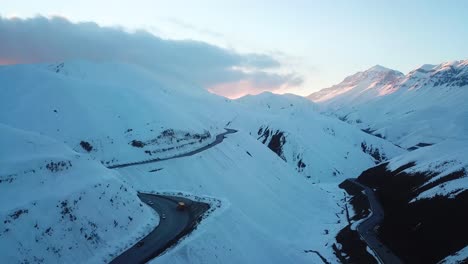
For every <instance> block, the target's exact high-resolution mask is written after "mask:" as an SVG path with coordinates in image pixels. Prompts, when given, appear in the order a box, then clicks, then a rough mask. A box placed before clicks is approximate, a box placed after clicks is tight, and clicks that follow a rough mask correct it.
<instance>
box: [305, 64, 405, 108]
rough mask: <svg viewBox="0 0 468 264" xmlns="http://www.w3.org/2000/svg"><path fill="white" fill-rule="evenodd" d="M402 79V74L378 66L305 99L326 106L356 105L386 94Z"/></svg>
mask: <svg viewBox="0 0 468 264" xmlns="http://www.w3.org/2000/svg"><path fill="white" fill-rule="evenodd" d="M401 77H403V73H401V72H399V71H394V70H390V69H388V68H385V67H383V66H380V65H375V66H374V67H372V68H370V69H368V70H366V71H363V72H358V73H356V74H354V75H351V76H348V77H346V78H345V79H344V80H343V81H342V82H341V83H339V84H337V85H334V86H332V87H330V88H326V89H323V90H320V91H318V92H316V93H313V94H311V95H309V96H308V97H307V98H309V99H310V100H312V101H314V102H320V103H321V102H323V103H326V104H327V105H333V106H336V105H345V104H346V105H349V104H350V105H356V104H360V103H365V102H367V101H369V100H372V99H373V98H374V97H376V96H379V95H383V94H384V93H386V91H387V89H388V88H389V87H390V86H393V85H394V84H396V83H397V82H398V80H399V79H400V78H401Z"/></svg>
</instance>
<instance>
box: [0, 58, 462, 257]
mask: <svg viewBox="0 0 468 264" xmlns="http://www.w3.org/2000/svg"><path fill="white" fill-rule="evenodd" d="M463 63H465V64H463ZM454 65H455V64H454ZM464 65H465V66H466V62H458V64H457V66H453V67H454V69H455V70H453V71H451V70H450V69H451V68H450V67H448V66H447V67H448V68H447V67H445V68H444V67H442V66H440V67H439V68H440V72H444V71H448V72H447V73H445V74H442V73H437V72H439V70H434V71H433V72H430V70H431V69H432V68H430V69H429V67H428V66H425V67H424V71H427V72H425V73H424V72H420V71H418V72H415V73H413V75H414V76H418V77H417V78H416V77H414V78H413V79H411V78H409V77H408V76H409V75H407V76H403V75H402V74H401V73H399V72H396V71H391V70H388V69H385V68H383V67H381V66H376V67H373V68H372V69H370V70H368V71H366V72H362V73H358V74H356V75H354V76H352V77H349V78H347V79H346V80H345V82H344V83H342V84H340V85H337V86H334V87H332V88H333V89H332V88H330V90H328V92H327V91H324V92H322V94H321V95H316V97H315V98H318V99H317V103H313V102H311V101H310V100H308V99H306V98H303V97H299V96H295V95H275V94H272V93H263V94H260V95H257V96H246V97H243V98H240V99H237V100H228V99H226V98H223V97H220V96H217V95H214V94H210V93H209V92H207V91H206V90H204V89H202V88H201V87H197V86H195V85H193V84H192V83H191V82H190V81H189V80H184V79H181V78H180V76H176V75H172V74H169V73H167V72H150V71H148V70H145V69H143V68H140V67H138V66H135V65H128V64H121V63H115V62H107V63H95V62H89V61H71V62H64V63H56V64H37V65H11V66H2V67H0V94H1V96H0V146H1V148H0V165H1V166H0V200H1V201H8V202H3V203H2V204H1V206H0V217H2V222H0V225H2V226H1V228H0V245H2V247H0V262H1V263H16V262H32V263H34V262H41V261H42V262H52V263H53V262H67V263H77V262H88V263H102V262H106V261H109V260H110V259H112V258H113V257H114V256H116V255H118V254H120V253H122V252H123V251H124V250H126V249H127V248H128V247H129V246H131V245H133V244H135V242H136V241H137V240H138V239H139V238H141V237H143V236H144V235H146V234H147V233H148V232H149V231H150V230H152V229H153V228H154V227H155V226H156V225H157V224H158V221H159V217H158V215H157V213H156V212H154V211H153V210H152V209H151V208H149V207H148V206H146V205H145V204H142V203H141V201H140V200H139V198H138V196H137V191H140V192H150V193H169V194H178V195H186V196H188V197H197V198H200V197H202V198H204V199H208V200H210V201H216V202H215V203H213V205H214V207H213V208H212V209H211V210H210V213H209V214H207V215H206V217H205V218H204V219H203V220H202V221H201V223H200V224H199V225H198V226H197V228H196V230H195V231H194V232H193V233H191V234H190V235H189V236H188V237H185V238H184V239H183V240H181V241H179V243H178V244H177V245H175V246H174V247H172V248H171V249H170V250H168V251H167V252H166V253H165V254H163V255H161V256H159V257H158V258H156V259H154V260H153V261H152V262H154V263H187V262H190V263H285V262H293V263H321V262H322V261H323V258H325V259H326V261H328V262H330V263H338V262H339V259H340V258H342V256H340V257H338V256H337V255H335V254H336V250H334V249H336V248H339V247H340V244H339V243H338V242H337V240H336V238H335V236H336V234H337V232H338V231H339V230H341V229H343V228H344V227H345V226H347V221H348V218H349V215H347V213H353V212H348V211H347V210H346V208H345V206H346V205H345V203H344V202H343V200H346V199H347V197H346V196H344V195H343V192H342V190H340V189H339V188H338V186H337V185H338V183H340V182H341V181H343V180H344V179H346V178H349V177H356V176H358V175H360V174H361V173H362V172H363V171H365V170H367V169H370V170H372V167H374V166H376V165H378V166H380V167H378V168H382V167H383V166H385V168H390V170H391V169H392V168H393V167H392V166H397V165H398V164H400V163H401V164H403V163H407V162H410V163H411V162H415V164H417V165H414V166H415V167H414V166H413V167H414V168H413V169H415V170H416V169H417V168H421V170H423V167H424V170H425V169H427V168H429V169H431V168H435V169H434V171H435V170H436V169H440V172H439V173H438V174H437V175H439V176H440V177H443V176H444V175H446V174H447V175H448V174H450V172H451V170H455V169H457V168H458V169H460V168H463V169H465V168H466V159H464V156H463V153H464V152H465V150H466V148H459V147H458V146H459V145H460V144H461V145H463V146H466V144H465V143H466V142H468V141H464V138H463V135H461V134H462V133H461V131H465V130H464V129H466V126H467V125H468V124H467V122H466V119H464V116H463V115H462V114H463V113H465V114H466V103H465V104H464V103H463V100H462V99H458V100H459V101H456V100H455V99H454V98H455V97H454V96H453V95H452V94H454V93H457V92H459V95H460V96H465V98H466V94H465V93H464V92H460V91H459V90H466V89H464V88H466V87H464V86H466V84H464V80H466V79H464V78H465V77H463V76H465V75H464V74H465V73H466V71H465V70H464V69H465V68H464V67H465V66H464ZM435 68H437V67H435ZM435 68H434V69H435ZM439 68H438V69H439ZM442 69H445V70H442ZM429 75H430V76H437V77H431V78H432V79H431V78H429V77H428V76H429ZM424 76H426V77H424ZM418 78H419V79H418ZM429 79H430V80H433V81H430V82H429V81H428V80H429ZM436 80H438V81H436ZM405 83H406V84H408V85H410V84H412V85H411V86H408V87H409V88H408V89H404V88H402V87H403V84H405ZM416 83H420V84H421V86H418V87H416V88H415V87H413V86H414V85H416ZM423 84H424V85H423ZM460 85H462V87H460ZM429 86H430V87H429ZM395 87H396V88H398V89H396V88H395ZM424 87H426V88H428V89H426V90H431V89H429V88H433V89H439V90H440V93H441V94H444V95H446V98H447V103H445V104H442V105H444V107H443V109H445V110H446V111H451V112H450V114H451V116H450V119H449V120H451V121H453V122H454V123H453V125H452V126H447V125H446V126H445V127H444V128H440V129H439V130H436V131H435V132H434V131H428V132H427V133H424V131H420V130H417V129H416V126H409V127H408V129H407V130H405V129H404V125H406V123H405V122H409V121H408V120H406V119H405V117H406V115H401V114H400V110H401V109H400V107H403V106H405V107H410V106H411V104H412V103H415V102H419V101H417V98H418V95H423V96H422V97H427V98H428V99H430V98H431V97H432V96H436V95H437V93H435V92H427V94H426V93H423V92H419V94H414V93H417V91H419V90H423V88H424ZM329 93H331V94H333V96H331V95H329ZM398 94H401V95H400V96H399V97H397V95H398ZM449 94H450V95H449ZM351 95H352V96H351ZM403 95H408V96H407V97H406V96H403ZM320 98H322V99H323V100H322V99H320ZM324 98H325V99H324ZM340 98H341V99H340ZM391 98H393V99H391ZM438 99H440V98H438ZM380 102H381V103H380ZM392 102H393V103H392ZM434 102H435V99H434V100H432V102H429V103H424V100H423V99H420V103H419V104H418V107H417V109H418V110H415V112H414V115H413V118H421V119H420V120H418V122H420V123H419V125H423V126H426V127H427V126H431V125H435V124H439V123H437V122H439V121H440V120H439V119H437V118H436V117H437V114H432V112H434V111H437V109H439V108H437V107H440V106H439V105H436V104H435V103H434ZM448 102H452V103H456V105H457V106H458V109H457V110H450V109H448V108H446V106H448V105H449V103H448ZM386 105H388V106H386ZM390 106H392V107H394V108H392V109H395V110H394V112H391V113H392V114H388V115H389V116H391V117H392V118H393V119H392V118H386V119H379V118H378V117H379V111H381V109H382V108H381V107H388V108H389V109H390V108H391V107H390ZM434 107H435V108H434ZM369 109H370V110H369ZM402 109H403V108H402ZM348 110H349V111H352V112H350V113H349V114H346V111H348ZM368 110H369V111H371V113H367V112H366V111H368ZM322 111H325V113H326V115H324V114H322V113H321V112H322ZM424 111H426V112H427V113H431V114H430V115H423V113H425V112H424ZM366 114H367V115H368V117H367V116H366ZM335 115H338V116H339V117H341V119H343V120H347V121H348V122H343V121H342V120H339V119H338V118H336V117H335ZM346 115H347V117H346V118H344V116H346ZM353 117H356V119H353ZM358 117H359V118H358ZM423 117H424V118H423ZM372 118H374V119H372ZM457 120H458V121H457ZM380 121H381V122H382V123H379V122H380ZM410 121H415V120H412V119H410ZM392 124H394V126H395V127H393V126H392ZM462 125H465V127H462ZM379 126H381V127H379ZM225 127H228V128H232V129H236V130H238V132H236V133H234V134H229V135H227V136H226V137H227V138H225V139H224V140H223V142H222V143H220V144H217V145H212V144H211V145H210V143H212V142H215V140H216V136H217V135H219V134H220V133H222V132H224V128H225ZM363 129H367V130H366V131H362V130H363ZM392 129H393V130H392ZM443 129H447V131H451V132H454V131H456V132H457V134H456V135H455V136H453V138H452V139H450V141H449V140H447V139H448V138H450V137H451V136H447V135H451V134H444V133H448V132H447V131H444V130H443ZM372 130H376V132H374V134H377V133H381V137H383V138H380V137H377V136H375V135H371V132H373V131H372ZM384 132H386V133H384ZM387 132H388V133H387ZM397 132H398V133H400V132H401V133H409V134H408V135H406V137H405V138H400V140H397V139H398V136H399V134H398V133H397ZM431 133H432V134H434V133H438V135H440V136H441V139H440V140H439V141H437V142H442V143H440V144H436V145H433V146H431V147H427V148H422V149H417V150H415V151H412V152H411V151H409V150H407V148H408V145H410V146H413V143H411V142H410V141H411V140H413V141H416V142H417V143H436V142H432V141H429V140H428V138H429V136H428V135H429V134H430V135H432V134H431ZM410 135H411V136H410ZM442 137H443V139H442ZM408 142H409V143H408ZM457 142H458V143H457ZM398 145H401V146H402V147H400V146H398ZM419 146H426V145H425V144H420V145H419ZM415 148H417V147H415ZM195 149H203V151H202V152H199V153H196V154H195V155H192V156H184V157H180V158H176V159H170V160H164V161H161V160H158V159H161V158H166V157H173V156H176V155H182V154H184V153H189V152H190V151H193V150H195ZM451 149H456V150H457V151H456V152H451V151H450V150H451ZM433 152H434V153H437V154H436V155H435V156H431V155H432V154H431V153H433ZM445 154H446V155H445ZM148 160H156V161H158V162H156V163H147V164H139V165H137V166H129V167H124V168H116V169H112V170H111V169H108V168H106V167H114V168H115V167H116V166H117V165H119V164H128V163H135V162H141V161H148ZM455 160H456V161H455ZM445 162H446V163H445ZM441 164H442V165H441ZM452 165H453V166H452ZM117 167H118V166H117ZM374 169H375V168H374ZM431 176H433V175H432V174H431ZM439 176H434V177H432V178H431V179H434V181H437V178H436V177H439ZM463 179H465V178H460V179H458V178H457V179H456V181H455V180H454V181H453V186H452V185H450V184H452V182H451V181H450V182H449V181H447V182H445V183H444V184H445V185H444V186H443V187H437V188H436V187H435V186H433V187H431V188H426V189H425V190H426V191H425V192H421V193H418V195H416V196H414V197H413V198H414V199H415V201H416V200H418V199H429V198H431V197H433V196H434V195H436V194H442V195H445V196H450V195H460V193H461V192H463V190H462V191H461V192H460V188H459V186H462V189H463V188H465V189H466V181H464V180H463ZM451 180H453V179H451ZM449 183H450V184H449ZM431 186H432V185H431ZM437 186H439V185H437ZM457 186H458V187H457ZM444 188H445V189H444ZM44 212H46V213H44ZM116 223H117V224H116ZM26 241H27V242H26Z"/></svg>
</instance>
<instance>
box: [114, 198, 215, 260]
mask: <svg viewBox="0 0 468 264" xmlns="http://www.w3.org/2000/svg"><path fill="white" fill-rule="evenodd" d="M138 196H139V197H140V199H141V200H142V201H143V202H144V203H146V204H148V205H149V206H151V207H152V208H153V209H154V210H156V212H158V214H159V217H160V222H159V225H158V226H157V227H156V228H155V229H154V230H153V231H151V233H149V234H148V235H147V236H146V237H145V238H143V239H142V240H140V241H139V242H138V243H137V244H135V245H134V246H132V247H131V248H129V249H127V250H126V251H125V252H123V253H122V254H121V255H120V256H118V257H116V258H115V259H113V260H112V261H111V262H110V263H111V264H120V263H146V262H148V261H149V260H151V259H153V258H155V257H157V256H158V255H160V254H161V253H162V252H164V251H165V250H166V249H168V248H169V247H171V246H172V245H174V244H175V243H177V241H178V240H179V239H180V238H182V237H183V236H184V235H186V234H188V233H190V231H192V230H193V228H194V227H195V226H196V224H197V222H198V220H199V218H200V217H201V215H203V213H204V212H205V211H206V210H208V209H209V205H208V204H206V203H201V202H195V201H192V200H189V199H186V198H182V197H174V196H162V195H154V194H146V193H139V194H138ZM179 201H180V202H184V203H185V204H186V205H187V208H186V209H185V210H183V211H179V210H177V203H178V202H179ZM163 216H164V218H165V219H163Z"/></svg>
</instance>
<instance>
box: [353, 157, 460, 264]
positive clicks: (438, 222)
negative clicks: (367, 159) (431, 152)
mask: <svg viewBox="0 0 468 264" xmlns="http://www.w3.org/2000/svg"><path fill="white" fill-rule="evenodd" d="M387 165H388V164H387V163H384V164H381V165H379V166H376V167H374V168H371V169H369V170H367V171H364V172H363V173H362V174H361V175H360V176H359V178H358V180H359V181H360V182H362V183H363V184H365V185H367V186H369V187H371V188H376V189H377V191H376V193H377V195H378V197H379V199H380V201H381V203H382V206H383V207H384V211H385V218H384V221H383V223H382V226H381V227H380V233H379V236H380V239H381V240H382V242H383V243H385V244H386V245H387V246H388V247H389V248H391V249H392V251H394V252H395V254H397V255H398V256H399V257H401V258H402V259H403V260H404V261H405V262H406V263H437V262H439V261H440V260H442V259H443V258H445V257H446V256H449V255H452V254H453V253H455V252H457V251H459V250H461V249H462V248H463V247H465V246H466V245H467V244H468V236H467V234H468V226H467V225H466V223H468V212H467V210H466V208H468V191H467V190H465V191H463V192H461V193H458V195H456V196H455V197H451V198H449V197H446V196H435V197H433V198H431V199H421V200H416V201H413V202H411V201H412V200H413V199H414V198H415V197H417V196H418V195H419V194H421V193H422V192H424V191H426V190H428V189H431V188H434V187H435V188H443V187H444V184H445V183H447V182H449V181H452V180H455V179H458V178H461V177H466V172H465V171H464V170H461V171H456V172H453V173H451V174H449V175H447V176H444V177H442V178H440V179H438V180H436V181H433V182H431V183H428V181H429V180H430V179H431V178H433V177H435V176H437V173H434V172H431V171H427V172H424V173H416V174H412V175H410V174H407V173H405V172H403V171H404V170H405V169H407V168H410V167H413V166H415V164H414V163H408V164H406V165H404V166H401V167H400V168H398V169H396V170H394V171H390V170H388V168H387Z"/></svg>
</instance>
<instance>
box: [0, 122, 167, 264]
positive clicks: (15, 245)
mask: <svg viewBox="0 0 468 264" xmlns="http://www.w3.org/2000/svg"><path fill="white" fill-rule="evenodd" d="M0 146H2V147H1V148H0V200H1V201H2V202H1V203H0V221H1V224H0V226H1V228H0V248H1V250H0V251H1V254H0V262H1V263H79V262H88V263H90V262H91V263H102V262H105V261H109V260H110V259H112V256H115V255H116V254H118V253H120V252H121V251H123V250H125V249H126V248H127V247H129V246H130V245H132V244H134V243H135V242H136V241H138V239H140V238H141V237H143V236H144V235H146V234H147V233H148V232H149V231H150V230H152V229H153V228H154V227H155V226H156V225H157V224H158V219H159V217H158V215H157V214H156V213H155V212H154V211H153V210H152V209H150V208H149V207H147V206H145V205H143V204H142V203H141V202H140V200H139V198H138V197H137V193H136V191H135V190H134V189H133V188H131V187H130V186H128V185H127V184H125V183H124V182H122V181H121V180H119V179H118V178H117V177H116V175H117V173H116V172H114V171H110V170H108V169H106V168H104V167H103V166H102V165H101V164H100V163H98V162H95V161H91V160H90V158H89V157H88V156H86V155H80V154H78V153H76V152H74V151H72V150H71V149H70V148H68V147H67V146H65V145H63V144H60V143H58V142H56V141H55V140H52V139H50V138H47V137H44V136H40V135H38V134H36V133H32V132H26V131H23V130H18V129H14V128H11V127H9V126H5V125H3V124H0Z"/></svg>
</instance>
